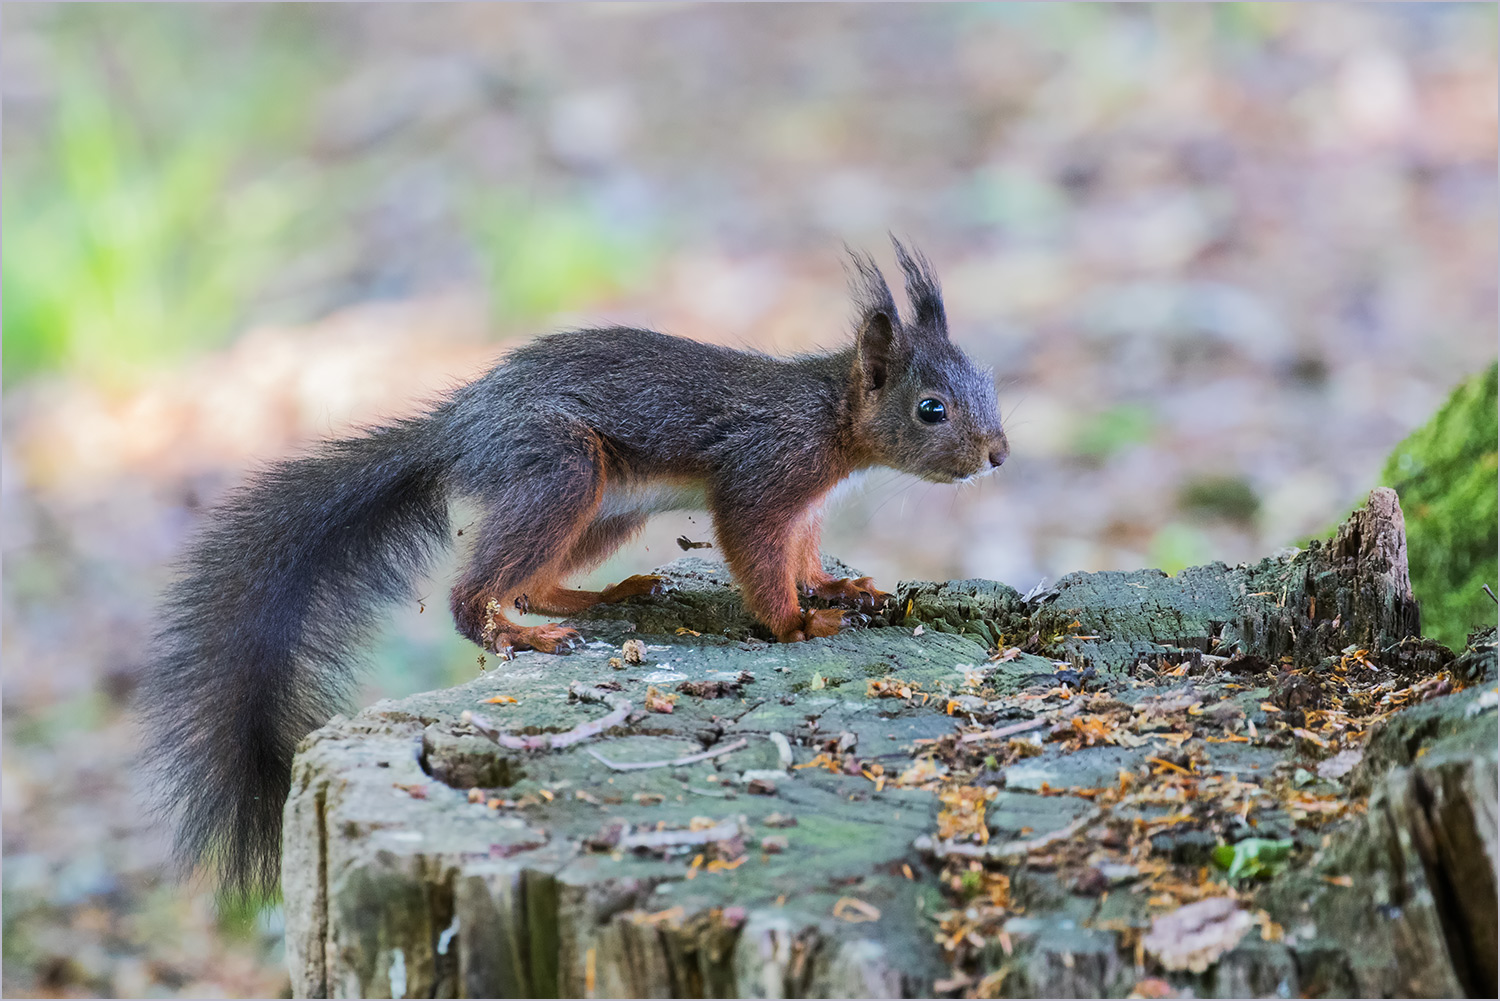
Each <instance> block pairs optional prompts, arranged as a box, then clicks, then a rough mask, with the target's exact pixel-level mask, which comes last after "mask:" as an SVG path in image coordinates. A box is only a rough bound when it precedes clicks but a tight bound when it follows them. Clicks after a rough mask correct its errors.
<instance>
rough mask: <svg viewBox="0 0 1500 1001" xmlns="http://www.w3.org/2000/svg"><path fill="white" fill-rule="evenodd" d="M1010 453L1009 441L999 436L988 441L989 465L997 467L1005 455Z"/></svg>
mask: <svg viewBox="0 0 1500 1001" xmlns="http://www.w3.org/2000/svg"><path fill="white" fill-rule="evenodd" d="M1009 455H1010V442H1008V441H1006V440H1005V438H1004V437H1001V438H1000V439H998V440H997V441H994V442H991V443H990V466H991V467H993V468H995V469H998V468H1000V464H1001V463H1003V462H1004V461H1005V459H1006V457H1007V456H1009Z"/></svg>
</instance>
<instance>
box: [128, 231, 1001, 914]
mask: <svg viewBox="0 0 1500 1001" xmlns="http://www.w3.org/2000/svg"><path fill="white" fill-rule="evenodd" d="M895 249H896V258H897V260H898V262H899V263H900V266H901V269H902V271H903V273H904V276H905V279H906V293H907V298H908V300H909V301H910V311H909V314H908V315H907V316H905V317H903V316H901V315H900V314H899V313H898V312H897V310H896V306H895V301H894V298H893V296H892V295H891V291H890V289H889V287H888V286H887V285H886V283H885V279H884V277H883V276H882V275H881V273H880V271H879V269H878V268H877V267H876V266H875V264H874V262H873V260H871V259H870V258H869V257H867V256H863V255H860V254H853V253H851V258H852V269H851V275H852V278H853V290H854V297H855V305H856V308H857V311H858V312H857V319H856V334H855V338H854V343H853V344H851V345H849V346H847V347H845V348H843V349H842V350H838V351H834V352H831V353H828V354H821V355H805V356H800V357H795V358H773V357H769V356H767V355H762V354H757V353H754V352H749V351H735V350H732V349H729V348H725V347H719V346H716V345H710V344H702V343H698V342H694V341H690V340H686V339H683V338H677V337H670V336H667V335H665V334H660V333H656V332H653V331H649V330H635V329H628V328H607V329H599V330H582V331H572V332H567V333H561V334H553V335H549V336H546V337H541V338H538V339H537V340H535V341H533V342H531V343H530V344H527V345H525V346H524V347H522V348H520V349H518V350H516V351H514V352H513V353H512V354H511V355H510V356H509V357H508V358H507V359H506V360H505V361H504V362H503V363H501V364H500V365H498V366H496V367H495V368H494V369H493V370H492V371H490V372H489V373H488V374H487V375H485V376H483V377H481V378H479V379H477V380H475V381H474V382H471V383H469V384H467V385H464V386H461V387H459V388H458V389H457V390H455V391H454V392H453V393H452V394H451V395H450V396H449V397H448V398H447V399H445V400H443V401H442V402H441V403H439V404H438V405H437V406H436V407H434V408H433V409H432V410H431V412H429V413H428V414H427V415H426V416H424V417H421V418H416V419H412V420H407V421H402V422H399V423H396V424H393V425H391V426H388V427H383V428H374V429H371V430H369V431H367V432H365V433H363V434H360V435H356V436H353V437H350V438H348V439H344V440H340V441H331V442H325V443H323V444H321V445H319V446H317V447H316V448H315V449H314V450H312V451H311V452H310V453H309V454H307V455H305V456H303V457H300V458H295V459H290V460H286V461H283V462H280V463H278V464H275V465H272V466H270V467H269V468H267V469H265V470H264V471H262V472H261V473H259V474H257V475H255V476H253V477H252V478H251V479H250V481H249V482H248V483H247V484H246V485H245V486H244V487H242V488H240V489H239V490H238V491H236V492H235V493H234V494H232V495H231V496H230V497H229V499H228V500H226V501H225V502H224V503H223V504H221V505H220V506H219V507H217V508H216V509H214V511H212V512H211V513H210V515H209V516H208V518H207V520H206V522H205V526H204V528H203V530H202V532H201V533H200V534H199V536H198V538H197V539H196V540H195V541H194V542H193V543H192V545H191V546H190V547H189V548H188V550H187V552H186V554H185V556H184V557H183V559H182V561H181V564H180V566H179V571H180V572H179V575H178V578H177V580H176V582H175V583H174V584H173V585H172V586H171V588H170V589H169V590H168V592H167V593H166V595H165V597H164V600H163V604H162V610H161V614H160V620H159V628H158V631H157V635H156V639H155V644H154V647H153V650H152V653H151V658H150V661H149V664H148V667H147V669H146V671H145V673H144V676H143V679H142V684H141V689H140V694H139V697H138V703H137V709H138V713H139V716H140V718H141V722H142V724H143V726H144V729H145V742H146V755H145V756H146V760H147V761H148V762H150V763H151V765H152V767H153V768H154V769H155V771H156V779H157V788H158V791H159V794H160V804H161V809H162V811H163V812H164V813H166V814H168V815H170V816H171V817H172V819H173V820H174V821H175V823H176V827H177V839H176V845H177V851H178V854H179V857H180V858H181V859H182V860H183V861H184V862H185V863H187V864H189V865H196V864H208V865H209V866H211V867H213V868H215V869H216V870H217V871H218V873H219V875H220V877H221V879H222V881H223V883H224V884H225V885H226V887H227V888H229V889H231V890H236V891H240V892H242V893H243V892H250V893H254V892H260V891H264V890H266V889H268V888H269V887H270V886H271V885H272V884H273V883H274V882H275V880H276V878H277V874H278V871H279V867H280V838H281V811H282V806H283V804H284V802H285V800H286V796H287V792H288V789H289V787H290V782H291V764H292V756H293V753H294V751H295V748H296V745H297V743H298V741H300V740H301V739H302V738H303V737H304V736H306V734H307V733H309V732H310V731H311V730H313V729H314V728H316V727H318V726H320V725H322V724H323V723H324V722H325V721H326V720H327V719H328V717H329V716H330V715H332V713H334V712H335V711H338V710H339V709H340V708H342V707H343V704H344V701H345V696H346V694H347V693H348V691H349V690H350V688H351V686H352V683H353V678H354V674H353V672H354V668H355V667H356V666H358V662H359V650H360V646H361V643H362V641H363V640H364V639H365V638H366V637H367V636H368V635H369V633H370V632H371V631H372V630H373V629H375V628H376V626H377V625H378V624H379V621H380V612H381V611H382V609H383V608H384V607H385V606H387V605H389V604H391V603H393V602H396V601H401V600H407V599H409V598H410V597H411V596H412V593H413V590H412V589H413V587H414V586H415V581H416V580H417V579H418V578H419V577H420V576H421V574H422V573H423V572H424V571H425V570H426V568H427V566H428V565H429V563H430V561H431V558H432V557H433V555H434V554H435V552H436V551H437V550H438V549H440V548H442V547H443V546H445V545H447V544H449V543H451V541H452V538H453V533H452V531H451V527H450V524H449V504H450V502H451V501H452V500H453V499H454V498H455V497H458V496H462V497H466V498H469V499H472V500H473V501H475V502H476V503H477V505H478V508H479V516H478V519H477V521H476V523H475V525H474V530H473V531H472V532H467V531H466V532H465V535H466V539H465V542H466V543H469V547H468V548H469V552H468V554H467V558H466V560H465V562H464V565H463V567H462V569H461V570H460V572H459V575H458V580H457V581H456V582H455V584H454V586H453V589H452V592H451V608H452V612H453V617H454V622H455V625H456V626H457V627H458V630H459V631H460V632H461V633H462V634H463V635H465V636H467V637H468V638H470V639H471V640H473V641H474V642H475V643H478V644H480V645H481V646H483V647H485V648H487V649H491V650H496V651H507V652H508V651H509V650H511V649H528V648H529V649H535V650H539V651H542V652H556V653H563V652H567V651H568V650H571V649H572V648H573V647H574V646H575V645H576V644H577V643H579V642H581V640H580V638H579V636H578V634H577V633H576V632H574V631H573V630H571V629H568V628H565V627H563V626H560V625H544V626H522V625H518V624H516V623H515V622H513V621H512V619H511V618H510V616H511V615H513V614H514V613H515V612H516V611H531V612H541V613H544V614H547V615H554V616H567V615H572V614H576V613H578V612H581V611H583V610H584V609H586V608H588V607H590V606H592V605H593V604H595V603H597V602H600V601H618V600H622V599H624V598H628V597H631V596H633V595H639V594H651V593H655V592H656V591H659V590H660V588H661V581H660V580H659V579H657V578H655V577H651V576H649V575H646V576H638V577H632V578H629V579H628V580H625V581H622V582H620V583H619V584H616V585H614V586H613V587H609V588H605V589H604V590H603V591H581V590H573V589H569V588H567V587H565V586H564V582H565V581H566V580H568V579H569V578H570V577H572V576H574V575H577V574H581V573H583V572H584V571H586V570H589V569H591V568H593V567H595V566H597V565H598V564H599V563H600V562H602V561H603V560H604V559H605V558H607V557H608V556H609V555H610V554H611V553H612V552H614V551H615V550H616V549H617V548H619V546H620V545H622V544H623V543H624V542H625V541H626V540H627V539H629V538H630V537H631V536H632V535H634V534H635V533H636V532H638V531H639V530H640V529H641V527H642V526H643V525H644V524H645V522H646V519H647V518H648V517H650V515H652V514H654V513H658V512H663V511H672V510H682V509H698V508H702V509H705V510H707V511H708V512H709V513H710V515H711V516H712V519H713V523H714V530H715V535H716V536H717V539H718V542H719V547H720V549H721V551H722V553H723V555H724V557H725V560H726V562H727V563H728V565H729V568H730V571H731V572H732V573H733V575H734V578H735V580H736V582H737V583H738V584H739V586H740V590H741V593H742V594H743V596H744V601H745V605H746V607H747V608H748V609H749V611H750V612H751V613H752V614H754V615H755V616H756V617H757V618H758V619H759V620H760V621H761V622H763V623H764V624H765V625H766V626H767V627H768V628H769V629H770V630H771V632H772V633H773V634H774V635H775V636H776V637H777V638H778V639H779V640H781V641H783V642H796V641H800V640H806V639H811V638H815V637H822V636H831V635H834V634H835V633H837V632H838V631H839V629H840V628H841V627H842V626H843V625H844V613H843V612H842V611H840V610H839V609H838V608H820V609H811V610H804V609H803V608H802V607H801V602H800V600H799V599H800V597H801V596H802V595H804V594H811V595H816V596H819V597H821V598H824V599H827V600H829V601H830V602H833V603H835V604H839V605H844V606H849V607H853V608H863V609H870V610H873V609H874V608H876V607H879V606H880V605H881V604H882V603H883V602H884V601H885V600H886V599H888V598H889V595H886V594H885V593H884V592H882V591H880V590H878V589H877V588H876V587H875V586H874V584H873V583H872V582H871V581H870V579H869V578H867V577H865V578H860V579H858V580H849V579H835V578H833V577H831V576H830V575H829V574H827V573H826V572H825V571H824V570H823V566H822V560H821V546H820V536H821V510H822V506H823V504H824V503H825V502H826V500H827V499H828V497H829V496H830V492H831V491H833V490H834V489H835V488H836V487H838V486H839V485H840V484H841V483H843V482H845V481H846V480H848V479H849V478H850V476H851V474H856V473H858V472H860V471H862V470H866V469H869V468H872V467H875V466H885V467H890V468H894V469H898V470H901V471H903V472H906V473H910V474H912V475H915V476H919V477H922V478H924V479H927V480H931V481H934V482H941V483H955V482H961V481H968V480H971V479H973V478H974V477H977V476H981V475H985V474H987V473H989V472H992V471H994V470H995V469H996V468H998V467H999V466H1000V464H1001V463H1003V462H1004V461H1005V458H1006V456H1007V455H1008V453H1009V443H1008V442H1007V440H1006V436H1005V432H1004V430H1003V428H1002V427H1001V422H1000V416H999V410H998V404H997V401H996V399H995V389H994V382H993V379H992V377H991V375H990V373H989V372H987V371H983V370H981V369H979V368H978V367H977V366H975V365H974V363H973V362H972V361H971V360H970V359H969V358H968V357H967V356H966V355H965V354H964V353H963V352H962V351H961V350H959V348H958V347H957V346H955V345H954V344H953V343H952V342H951V341H950V340H949V338H948V328H947V319H946V315H945V313H944V309H943V302H942V296H941V292H940V290H939V287H938V283H937V278H936V276H935V275H934V274H933V272H932V269H931V266H930V265H929V264H928V263H927V261H926V259H925V258H923V257H922V256H921V255H920V254H917V253H913V252H910V251H908V250H907V249H906V248H905V247H903V246H902V245H901V244H899V243H897V244H896V245H895Z"/></svg>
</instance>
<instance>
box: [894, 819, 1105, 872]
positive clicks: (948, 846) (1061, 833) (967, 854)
mask: <svg viewBox="0 0 1500 1001" xmlns="http://www.w3.org/2000/svg"><path fill="white" fill-rule="evenodd" d="M1103 812H1104V811H1103V810H1102V809H1100V808H1099V807H1095V808H1094V809H1092V810H1090V811H1089V812H1088V813H1085V814H1084V815H1083V816H1081V817H1079V818H1078V819H1077V820H1075V821H1073V822H1072V823H1071V824H1069V825H1068V826H1067V827H1063V828H1059V829H1058V830H1055V831H1053V832H1052V833H1050V834H1043V835H1042V836H1041V837H1039V838H1031V839H1029V840H1027V841H1002V842H1000V843H998V844H988V845H970V844H964V843H962V842H953V841H943V840H939V839H935V838H933V837H931V836H930V835H926V834H923V835H921V836H920V837H918V838H917V839H916V840H915V841H913V842H912V847H914V848H916V849H917V850H918V851H924V852H928V853H930V854H932V855H933V856H935V857H937V858H947V857H948V856H950V855H956V856H958V857H959V858H972V859H986V860H989V861H999V860H1001V859H1010V858H1019V857H1022V856H1025V855H1029V854H1031V853H1032V852H1034V851H1040V850H1041V849H1043V848H1046V847H1048V846H1050V845H1053V844H1055V843H1057V842H1059V841H1066V840H1067V839H1068V838H1071V837H1072V836H1073V835H1075V834H1077V833H1078V832H1079V831H1081V830H1083V829H1084V828H1085V827H1087V826H1088V825H1089V824H1092V823H1093V822H1094V821H1095V820H1097V819H1099V816H1100V815H1101V814H1102V813H1103Z"/></svg>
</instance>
